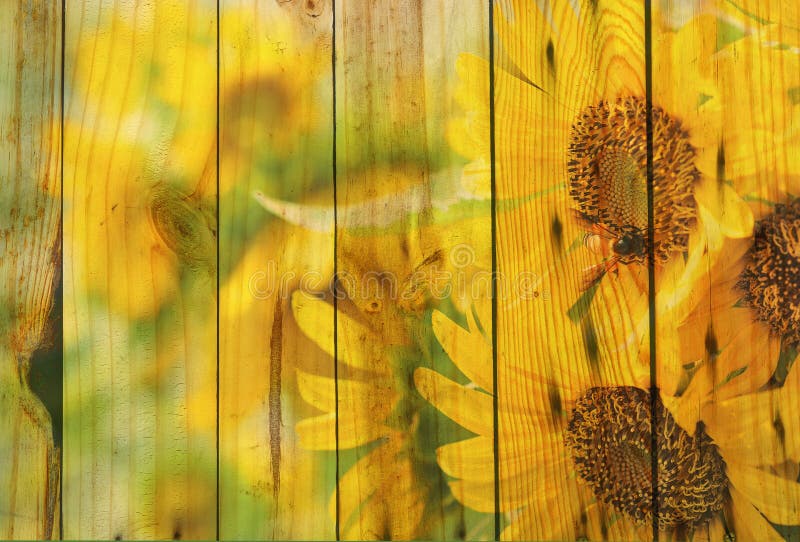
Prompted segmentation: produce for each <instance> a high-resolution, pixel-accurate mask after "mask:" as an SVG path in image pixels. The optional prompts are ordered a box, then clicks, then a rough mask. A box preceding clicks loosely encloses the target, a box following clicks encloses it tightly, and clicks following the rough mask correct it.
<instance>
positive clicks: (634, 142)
mask: <svg viewBox="0 0 800 542" xmlns="http://www.w3.org/2000/svg"><path fill="white" fill-rule="evenodd" d="M652 119H653V205H654V208H653V219H654V232H653V233H654V239H655V246H654V250H655V256H656V259H657V261H659V262H661V263H664V262H665V261H666V260H667V259H668V258H669V255H670V253H672V252H673V251H684V250H686V248H687V246H688V238H689V231H690V229H691V227H692V225H693V223H694V216H695V203H694V197H693V193H694V184H695V182H696V181H697V180H698V179H699V178H700V172H699V171H698V169H697V167H696V166H695V155H696V151H695V149H694V147H692V145H691V143H690V142H689V134H688V133H687V132H686V130H684V129H683V127H682V125H681V123H680V121H679V120H677V119H675V118H673V117H670V116H669V115H668V114H667V113H666V112H665V111H664V110H662V109H661V108H659V107H655V106H654V107H653V108H652ZM567 170H568V174H569V192H570V195H571V196H572V198H573V199H574V200H575V202H576V204H577V211H578V212H579V213H580V214H581V215H582V216H583V217H584V218H585V219H587V220H588V221H590V222H592V223H594V224H598V225H599V226H601V227H602V228H603V229H605V230H607V231H608V232H610V234H611V235H612V236H614V237H617V238H621V237H623V236H625V235H635V236H638V237H640V238H642V239H643V238H645V237H646V233H647V216H648V212H647V211H648V208H647V207H648V206H647V176H646V171H647V109H646V107H645V101H644V99H642V98H637V97H627V98H621V99H619V100H617V101H615V102H606V101H602V102H600V103H598V104H597V105H591V106H589V107H586V108H585V109H584V110H583V111H582V112H581V113H580V114H579V115H578V117H577V119H576V120H575V122H574V123H573V125H572V129H571V130H570V144H569V150H568V157H567ZM641 246H642V248H644V245H643V244H642V245H641ZM618 256H620V260H621V261H622V262H623V263H630V262H634V261H638V262H642V261H644V258H645V256H646V255H645V251H644V250H639V251H634V252H633V253H630V254H629V253H627V252H626V253H623V254H618Z"/></svg>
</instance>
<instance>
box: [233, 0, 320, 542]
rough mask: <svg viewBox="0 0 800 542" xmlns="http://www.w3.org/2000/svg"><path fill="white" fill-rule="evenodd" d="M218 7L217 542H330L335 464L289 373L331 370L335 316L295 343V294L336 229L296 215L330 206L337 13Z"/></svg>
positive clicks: (315, 282) (308, 281)
mask: <svg viewBox="0 0 800 542" xmlns="http://www.w3.org/2000/svg"><path fill="white" fill-rule="evenodd" d="M220 7H221V13H220V23H221V30H220V57H221V65H220V69H221V72H220V78H221V90H220V115H221V118H220V138H221V139H220V150H221V156H220V160H221V162H220V190H221V202H220V216H221V224H220V232H221V237H220V241H221V245H220V266H221V290H220V536H221V537H222V538H223V539H245V540H253V539H268V540H290V539H299V540H326V539H332V538H333V537H334V525H333V522H332V521H330V520H329V519H328V518H329V515H328V511H327V509H328V500H329V497H330V494H331V492H332V491H333V488H334V486H335V464H333V463H332V462H331V461H330V459H329V458H328V459H327V460H326V459H325V458H321V457H320V455H321V454H320V453H319V452H315V451H314V450H313V449H308V447H303V446H302V445H301V442H300V440H299V437H298V434H297V432H296V431H295V424H296V423H297V421H298V420H300V419H302V418H304V417H308V416H312V415H313V414H314V413H315V412H316V411H315V409H314V408H313V407H310V406H309V405H308V404H307V403H304V402H303V401H302V399H301V398H300V392H299V391H298V385H299V384H298V378H297V374H298V371H303V373H304V374H305V373H308V374H330V373H331V370H332V365H333V364H332V362H331V360H330V357H329V354H328V352H331V351H332V350H333V339H332V337H330V336H328V337H325V334H324V329H326V328H327V329H330V328H331V327H332V325H333V316H332V314H328V315H326V314H325V313H322V314H320V315H316V316H315V315H314V314H312V315H311V316H309V317H306V318H305V320H304V321H310V322H311V323H312V327H313V328H318V329H321V330H323V332H321V338H319V339H318V340H317V345H316V346H315V344H314V343H313V342H311V341H310V340H300V339H302V332H301V331H300V329H299V328H298V324H297V323H296V321H295V320H296V319H299V317H298V315H297V314H296V312H297V311H296V309H297V308H298V304H297V303H294V304H293V303H292V295H291V294H292V292H293V291H294V290H296V289H298V288H300V287H301V285H302V286H303V288H305V289H311V290H320V291H321V290H324V289H325V286H326V284H327V282H329V281H330V279H331V276H332V271H333V253H334V252H333V220H332V218H330V219H329V218H326V216H327V215H326V214H325V212H322V213H320V212H319V211H317V212H316V213H315V212H313V211H312V212H310V213H304V212H301V213H299V214H298V213H297V211H296V206H297V205H300V206H302V205H307V204H309V203H311V204H313V205H315V206H319V207H317V209H323V208H325V207H327V208H329V209H330V208H332V206H333V192H332V186H333V185H332V181H331V175H332V160H333V144H332V131H333V130H332V127H333V114H332V111H333V79H332V73H331V70H332V68H331V66H332V62H331V47H332V44H331V39H332V35H331V21H332V5H331V2H328V1H324V0H321V1H308V2H306V1H302V2H301V1H299V0H298V1H288V2H285V1H284V2H250V1H239V0H236V1H234V0H224V1H223V2H222V3H221V6H220ZM287 200H288V201H291V202H292V203H290V204H288V207H287V206H286V205H285V202H286V201H287ZM264 206H266V207H267V208H268V209H271V210H272V211H274V213H275V214H277V215H278V216H275V215H274V214H270V212H269V211H268V209H265V208H264ZM287 208H288V211H287V212H286V213H285V214H284V213H282V212H281V211H282V210H286V209H287ZM293 210H294V212H293ZM330 216H332V215H330ZM298 220H299V224H298ZM305 221H310V222H305ZM298 299H299V298H298ZM299 304H300V305H302V302H299ZM301 327H302V326H301ZM325 437H326V435H325V433H324V431H323V430H320V431H317V433H316V438H317V439H318V440H325ZM328 440H332V439H328ZM309 518H313V521H309Z"/></svg>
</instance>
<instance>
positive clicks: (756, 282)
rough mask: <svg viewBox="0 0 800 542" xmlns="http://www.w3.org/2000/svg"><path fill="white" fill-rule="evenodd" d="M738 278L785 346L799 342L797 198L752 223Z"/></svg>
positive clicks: (799, 215) (747, 297) (799, 204)
mask: <svg viewBox="0 0 800 542" xmlns="http://www.w3.org/2000/svg"><path fill="white" fill-rule="evenodd" d="M754 237H755V239H754V241H753V245H752V246H751V247H750V251H749V252H748V261H747V265H746V266H745V268H744V271H743V272H742V274H741V277H740V279H739V283H738V286H739V289H740V290H742V291H743V292H744V299H745V301H746V302H747V303H748V304H749V305H750V307H752V308H753V310H754V311H755V312H756V315H757V317H758V319H759V320H761V321H763V322H766V323H767V324H768V325H769V326H770V327H771V328H772V330H773V332H774V333H775V334H776V335H778V336H780V337H783V339H784V340H785V341H786V342H787V344H788V345H789V346H795V347H796V346H798V345H800V274H799V273H798V272H797V269H799V268H800V199H796V200H794V201H793V202H792V203H790V204H788V205H777V206H776V207H775V212H774V213H772V214H771V215H769V216H767V217H766V218H764V219H762V220H760V221H759V222H758V224H756V229H755V236H754Z"/></svg>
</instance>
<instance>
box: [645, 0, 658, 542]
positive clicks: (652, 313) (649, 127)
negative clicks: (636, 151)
mask: <svg viewBox="0 0 800 542" xmlns="http://www.w3.org/2000/svg"><path fill="white" fill-rule="evenodd" d="M652 30H653V27H652V10H651V4H650V0H645V2H644V58H645V114H646V117H647V118H646V119H645V127H646V134H647V282H648V288H647V301H648V307H649V328H650V341H649V348H650V479H651V481H652V485H651V487H650V492H651V501H652V509H653V540H654V541H657V540H658V436H657V435H658V409H657V407H658V378H657V374H656V284H655V282H656V278H655V217H654V211H655V208H654V186H653V41H652V40H653V36H652Z"/></svg>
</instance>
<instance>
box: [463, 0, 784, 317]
mask: <svg viewBox="0 0 800 542" xmlns="http://www.w3.org/2000/svg"><path fill="white" fill-rule="evenodd" d="M547 6H548V8H547V9H546V10H542V9H540V6H539V5H538V4H537V3H535V2H524V1H522V0H507V1H502V2H499V3H498V10H497V13H496V16H495V21H496V23H495V24H496V28H497V31H498V35H499V46H498V55H497V58H498V63H497V65H496V66H495V68H494V70H495V95H494V105H495V108H494V118H495V133H494V135H495V141H496V157H495V158H496V161H495V164H496V171H497V185H496V197H497V198H498V203H499V209H500V211H501V212H502V211H503V210H505V209H506V208H508V207H509V206H510V204H511V203H512V202H513V203H518V202H520V201H522V202H523V203H522V204H521V207H523V208H525V207H526V205H527V203H528V202H529V201H530V200H531V199H533V200H535V202H534V203H533V204H532V205H530V206H528V209H529V216H528V217H527V222H521V223H525V224H531V225H536V227H540V228H548V229H550V230H551V231H552V234H553V236H560V237H562V238H563V239H564V241H565V242H564V243H563V244H562V247H567V246H570V244H572V243H575V242H577V241H579V239H580V238H581V236H585V237H586V243H585V244H586V245H587V248H579V249H578V250H572V251H571V253H570V255H569V257H570V258H578V259H580V260H582V261H581V262H577V261H576V262H575V263H574V264H573V265H572V268H573V269H583V272H582V275H583V280H584V289H586V290H589V289H590V287H591V286H596V285H597V283H598V282H603V281H606V280H610V279H611V278H612V277H609V276H608V275H610V274H617V273H618V274H619V276H618V277H617V279H616V281H617V282H618V290H620V291H626V292H635V291H639V292H641V293H642V294H644V292H645V291H646V290H647V286H648V285H647V279H646V272H645V269H644V265H643V263H644V262H645V259H646V251H647V246H646V241H645V238H646V231H647V218H648V217H647V215H648V213H647V190H646V176H645V171H646V167H647V153H646V117H647V115H646V107H645V106H646V104H645V88H644V76H645V68H646V66H645V58H644V45H643V44H644V36H643V29H644V21H643V8H642V4H641V3H640V2H615V3H613V4H612V3H609V4H608V5H606V4H605V3H603V2H599V3H597V2H589V1H585V2H583V1H581V2H566V1H564V2H556V3H548V4H547ZM719 32H720V30H719V29H718V26H717V22H716V19H715V18H713V17H711V16H701V17H698V18H695V19H693V20H692V21H691V22H690V23H689V24H687V25H685V26H683V27H682V28H681V29H680V30H678V31H675V32H673V31H669V30H664V29H660V28H659V29H656V30H654V33H655V37H654V47H653V66H652V70H653V75H654V82H653V86H654V95H653V109H652V122H653V132H654V149H653V154H654V164H653V166H654V171H653V182H654V190H655V194H654V203H655V206H654V210H653V213H654V220H655V224H654V226H655V228H654V246H653V251H654V254H655V258H656V280H657V283H658V285H659V288H658V289H659V298H660V303H661V304H662V306H666V307H674V306H676V305H677V304H679V303H680V302H681V299H682V298H683V297H682V296H684V295H685V294H686V288H687V287H689V286H691V283H692V281H693V280H694V279H693V277H696V276H697V275H698V274H700V273H701V271H702V270H701V267H702V266H701V265H700V263H701V261H702V260H703V259H705V262H704V263H708V261H712V262H713V259H714V258H715V257H716V254H717V252H718V250H719V249H720V247H721V242H722V239H723V238H726V237H729V238H745V237H748V236H750V235H751V233H752V228H753V224H754V216H753V210H752V209H751V208H750V205H749V204H748V202H747V201H745V199H743V198H742V197H741V196H740V194H745V195H747V196H748V199H749V200H753V199H756V198H758V197H759V196H760V195H761V194H760V191H761V192H763V191H764V190H771V188H770V189H766V188H765V189H760V188H759V187H761V186H773V187H774V186H776V183H772V184H770V183H768V182H767V183H765V182H764V180H765V179H766V177H765V173H763V172H760V169H759V168H758V167H757V166H758V165H759V164H763V163H764V160H767V161H768V163H769V164H771V166H774V167H773V168H772V169H768V171H774V174H773V173H768V174H766V175H769V179H772V178H777V177H778V176H779V175H781V174H782V173H783V172H784V171H785V167H789V166H790V165H791V164H793V162H796V160H794V161H793V160H792V159H790V158H789V157H788V153H789V151H788V150H786V145H788V144H789V140H790V138H792V137H794V132H793V131H792V129H791V118H790V117H789V116H788V115H787V111H786V110H778V109H777V107H764V108H759V107H751V105H752V103H753V100H754V99H755V98H754V96H755V94H756V93H755V90H754V89H750V90H746V89H745V90H742V89H741V88H740V87H742V85H738V84H737V85H734V84H733V83H732V82H733V81H746V80H748V78H749V74H750V73H751V71H752V70H753V69H758V70H759V71H760V73H762V74H765V76H766V73H767V72H768V71H769V69H770V67H771V66H783V67H785V68H782V69H786V70H787V72H788V70H789V69H790V68H791V67H792V66H793V65H794V63H795V62H797V59H796V57H792V56H791V55H790V54H789V53H788V52H787V51H781V50H778V49H774V48H773V49H769V48H760V45H759V43H760V42H759V40H756V39H754V38H753V37H745V38H744V39H741V40H739V41H736V42H735V43H734V44H733V45H731V46H729V47H727V48H724V49H722V50H720V51H717V50H716V48H717V45H718V42H717V38H718V33H719ZM688 52H691V54H692V58H693V59H694V61H692V62H687V60H686V55H687V54H688ZM743 54H744V55H750V57H752V60H751V61H746V62H742V61H738V62H737V61H735V60H736V58H739V59H740V60H741V56H742V55H743ZM717 66H718V67H717ZM457 70H458V73H459V77H460V81H461V84H460V87H459V89H458V92H457V95H456V97H457V100H458V101H459V103H460V105H461V106H462V108H463V109H464V111H465V114H464V116H463V117H462V118H459V119H456V120H454V121H453V122H452V123H451V124H450V126H449V129H448V137H449V140H450V142H451V144H452V145H453V147H454V148H455V149H456V150H457V151H459V152H460V153H461V154H463V155H465V156H466V157H467V158H469V159H471V160H472V162H471V163H470V164H469V165H468V166H466V168H465V170H464V174H463V177H462V183H463V184H464V186H465V187H466V188H468V189H469V190H471V191H472V192H473V193H475V194H478V195H480V196H483V197H488V196H489V185H490V167H489V164H490V156H489V138H488V134H489V118H490V115H489V103H490V98H489V97H490V92H489V91H490V89H489V70H490V67H489V64H488V63H487V62H486V61H485V60H483V59H480V58H478V57H475V56H471V55H463V56H462V57H460V59H459V61H458V65H457ZM769 90H770V91H773V93H774V96H773V97H775V98H776V99H777V98H778V97H779V96H782V98H781V99H780V100H777V101H776V102H775V103H781V104H782V103H786V99H785V97H786V95H787V92H789V91H790V90H791V89H789V88H787V87H785V86H782V85H777V84H776V85H773V86H772V87H771V88H770V89H769ZM781 93H782V94H781ZM767 99H769V98H762V97H759V98H758V99H757V100H756V103H765V104H766V100H767ZM762 100H764V101H763V102H762ZM787 107H788V106H787ZM743 110H747V111H750V110H754V111H756V112H755V113H753V114H752V115H743V114H742V111H743ZM758 111H763V114H760V113H758ZM781 115H783V117H782V116H781ZM730 126H736V127H737V128H736V129H733V130H729V129H728V127H730ZM782 166H785V167H784V169H781V168H780V167H782ZM784 184H785V182H784ZM543 194H547V195H548V196H549V198H550V200H549V201H550V206H549V207H548V208H547V210H546V215H547V216H546V217H545V216H543V214H545V213H542V209H541V206H540V203H539V201H540V200H539V199H538V198H540V197H541V196H542V195H543ZM773 199H774V198H773ZM537 213H539V214H538V215H537ZM545 221H546V222H545ZM570 222H573V223H576V224H579V225H580V226H581V231H579V232H578V234H577V236H576V237H567V236H566V235H564V225H565V224H566V223H570ZM499 228H500V229H499V230H498V231H499V233H500V235H501V237H503V236H506V237H507V235H506V233H505V230H504V228H505V224H504V223H501V224H500V225H499ZM509 230H510V231H509V233H510V234H511V235H512V237H513V236H521V235H522V234H521V233H520V232H518V231H515V228H509ZM501 242H502V239H501ZM514 242H522V239H521V238H520V239H510V240H509V243H514ZM692 250H697V251H698V252H697V254H696V255H695V256H694V257H693V256H692V254H691V252H692ZM586 252H589V253H590V259H589V260H587V256H586V255H585V254H582V253H586ZM704 253H707V256H706V255H704ZM679 254H684V255H687V254H688V256H689V257H688V260H687V261H681V260H683V258H678V257H676V256H678V255H679ZM690 262H691V263H692V264H693V265H694V266H693V267H691V266H690V265H688V264H689V263H690ZM500 264H501V266H503V265H506V266H509V265H513V264H511V263H509V262H504V261H503V260H502V259H501V261H500ZM622 268H627V270H626V271H625V272H623V271H622ZM540 269H541V268H540ZM689 270H691V271H692V273H693V274H691V275H690V274H687V271H689ZM609 271H613V272H614V273H609ZM573 273H574V271H573ZM674 277H681V280H682V281H683V282H682V283H680V284H679V283H677V282H675V280H674ZM589 294H591V292H589ZM589 294H587V295H589ZM645 297H646V296H644V295H642V300H640V302H639V305H640V306H641V307H642V308H643V310H644V309H646V307H647V303H646V299H644V298H645ZM574 301H577V300H574Z"/></svg>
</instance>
